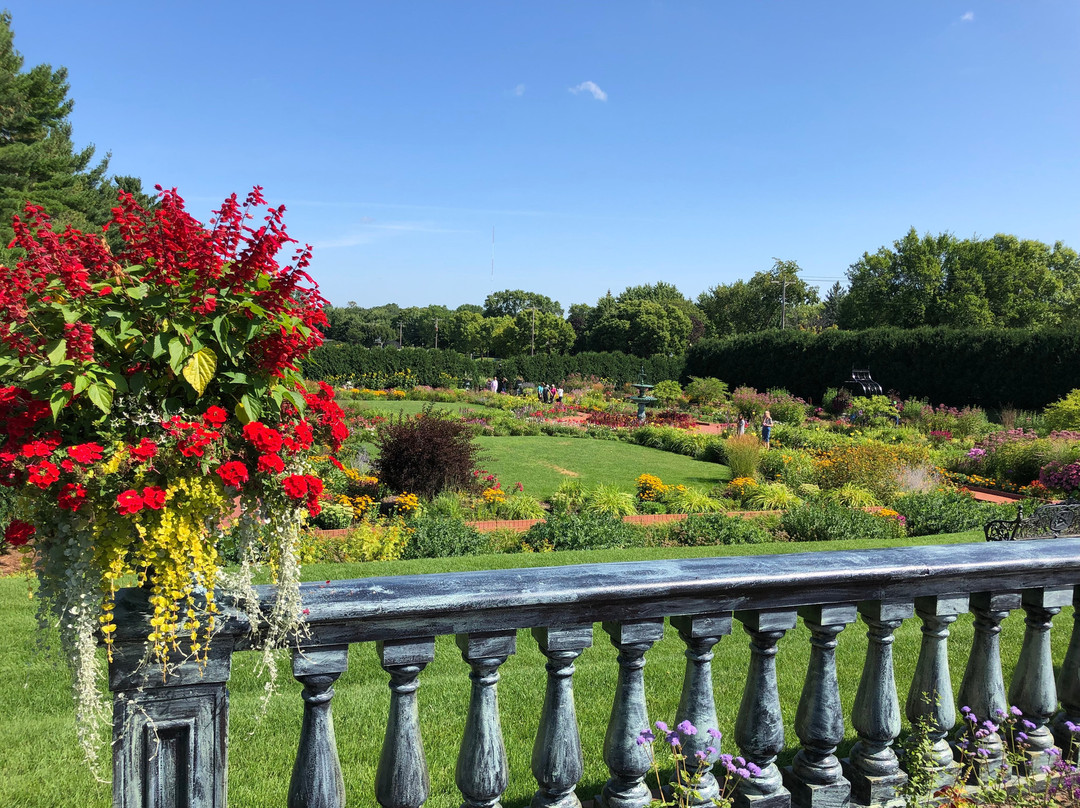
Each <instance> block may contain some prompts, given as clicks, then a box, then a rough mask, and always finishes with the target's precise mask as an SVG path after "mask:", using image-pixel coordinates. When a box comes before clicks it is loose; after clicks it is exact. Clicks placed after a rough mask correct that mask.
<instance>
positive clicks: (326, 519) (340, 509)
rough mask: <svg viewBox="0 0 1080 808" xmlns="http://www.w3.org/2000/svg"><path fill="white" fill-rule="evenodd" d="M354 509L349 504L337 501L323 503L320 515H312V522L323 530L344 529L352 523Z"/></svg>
mask: <svg viewBox="0 0 1080 808" xmlns="http://www.w3.org/2000/svg"><path fill="white" fill-rule="evenodd" d="M352 521H353V509H352V507H351V506H349V505H339V504H337V503H336V502H324V503H322V510H321V511H319V515H318V516H315V517H312V520H311V522H312V524H313V525H315V527H317V528H321V529H322V530H342V529H344V528H347V527H348V526H349V525H351V524H352Z"/></svg>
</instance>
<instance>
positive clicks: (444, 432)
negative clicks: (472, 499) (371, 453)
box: [374, 407, 480, 499]
mask: <svg viewBox="0 0 1080 808" xmlns="http://www.w3.org/2000/svg"><path fill="white" fill-rule="evenodd" d="M375 444H376V445H377V446H378V448H379V457H378V459H377V460H376V461H375V462H374V467H375V470H376V473H377V474H378V477H379V479H380V480H381V481H382V483H383V484H384V485H385V486H387V487H388V488H390V489H391V490H393V491H410V492H412V493H414V494H419V495H420V496H423V497H425V498H428V499H430V498H432V497H434V496H435V495H436V494H439V493H440V492H442V491H445V490H448V489H450V490H452V489H461V490H466V489H468V488H470V487H471V486H472V485H473V474H472V472H473V469H474V468H476V464H477V460H478V458H479V455H480V448H479V447H478V446H477V445H476V444H475V443H474V442H473V432H472V427H471V426H470V425H469V424H466V423H463V422H462V421H460V420H457V419H456V418H452V417H450V416H449V415H447V414H445V413H441V412H434V411H432V409H431V408H430V407H426V408H425V409H424V411H423V412H422V413H421V414H419V415H417V416H416V417H415V418H405V417H403V416H399V417H398V419H397V421H387V422H386V423H385V424H382V425H381V426H380V427H379V428H378V430H377V431H376V433H375Z"/></svg>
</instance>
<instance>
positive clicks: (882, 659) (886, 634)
mask: <svg viewBox="0 0 1080 808" xmlns="http://www.w3.org/2000/svg"><path fill="white" fill-rule="evenodd" d="M858 611H859V614H861V615H862V618H863V620H864V621H865V622H866V625H867V628H868V630H867V632H866V636H867V638H868V640H869V643H868V645H867V647H866V662H865V664H864V665H863V671H862V676H861V677H860V679H859V689H858V691H857V692H856V694H855V704H854V705H853V707H852V710H851V725H852V726H853V727H854V728H855V731H856V733H858V736H859V740H858V741H857V742H856V743H855V745H854V746H853V747H852V748H851V755H850V756H849V757H848V758H847V759H846V760H844V761H843V766H844V774H845V775H846V776H847V779H848V781H849V782H850V783H851V795H852V798H853V801H855V802H859V803H861V804H863V805H874V804H878V803H881V804H884V803H888V802H891V801H892V800H895V799H896V798H897V789H899V788H900V787H901V786H902V785H903V784H904V783H906V782H907V775H906V774H904V773H903V772H902V771H901V770H900V763H899V761H898V760H897V759H896V753H895V752H894V751H893V749H892V745H893V743H894V742H895V741H896V738H897V736H898V735H899V734H900V701H899V699H898V698H897V696H896V676H895V675H894V673H893V658H892V643H893V639H894V636H893V635H894V632H895V631H896V629H898V628H900V624H901V623H903V622H904V619H905V618H908V617H911V616H912V614H914V607H913V604H912V602H911V601H906V602H904V601H880V600H874V601H866V602H864V603H860V604H859V606H858Z"/></svg>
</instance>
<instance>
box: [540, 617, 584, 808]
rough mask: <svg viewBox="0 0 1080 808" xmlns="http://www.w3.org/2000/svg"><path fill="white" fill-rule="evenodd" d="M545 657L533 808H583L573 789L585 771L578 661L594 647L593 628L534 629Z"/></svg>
mask: <svg viewBox="0 0 1080 808" xmlns="http://www.w3.org/2000/svg"><path fill="white" fill-rule="evenodd" d="M532 634H533V637H535V638H536V642H537V644H538V645H539V646H540V652H541V653H542V654H543V655H544V656H546V657H547V660H548V661H547V665H545V666H544V667H545V668H546V670H547V690H546V691H545V693H544V707H543V709H542V710H541V712H540V726H539V728H538V729H537V731H536V742H535V743H534V744H533V753H532V772H533V776H534V777H535V778H536V783H537V785H538V786H539V788H538V789H537V791H536V794H534V795H533V798H532V808H581V802H580V801H579V800H578V798H577V795H576V794H575V793H574V787H575V786H576V785H577V783H578V780H580V779H581V775H582V772H584V770H585V760H584V758H583V757H582V754H581V736H580V734H579V732H578V721H577V710H576V709H575V707H574V684H573V678H572V677H573V675H574V660H575V659H577V658H578V657H579V656H581V652H582V651H584V650H585V649H586V648H588V647H590V646H591V645H592V640H593V627H592V625H586V626H567V627H562V628H534V629H533V630H532Z"/></svg>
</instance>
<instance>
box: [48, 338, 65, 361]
mask: <svg viewBox="0 0 1080 808" xmlns="http://www.w3.org/2000/svg"><path fill="white" fill-rule="evenodd" d="M48 357H49V364H50V365H59V364H60V363H61V362H63V361H64V359H66V358H67V340H66V339H62V340H57V341H56V342H55V343H53V346H52V348H50V349H49V353H48Z"/></svg>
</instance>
